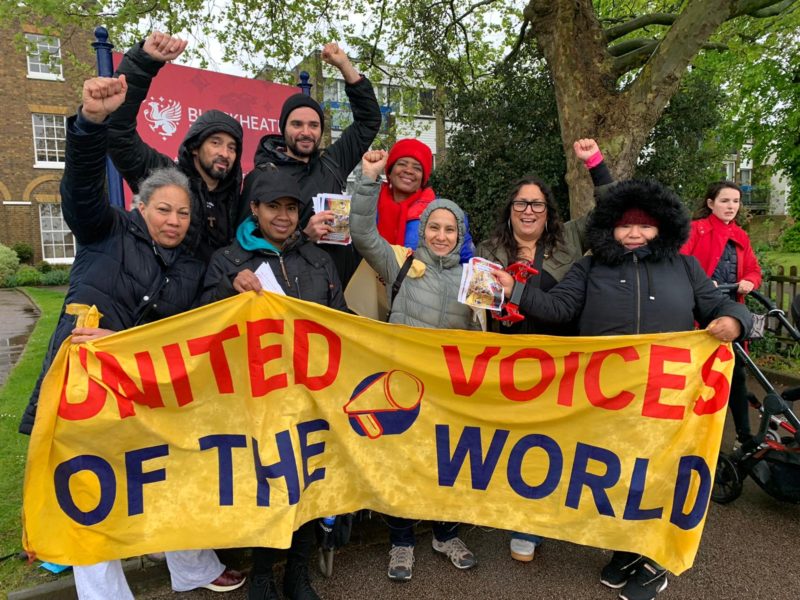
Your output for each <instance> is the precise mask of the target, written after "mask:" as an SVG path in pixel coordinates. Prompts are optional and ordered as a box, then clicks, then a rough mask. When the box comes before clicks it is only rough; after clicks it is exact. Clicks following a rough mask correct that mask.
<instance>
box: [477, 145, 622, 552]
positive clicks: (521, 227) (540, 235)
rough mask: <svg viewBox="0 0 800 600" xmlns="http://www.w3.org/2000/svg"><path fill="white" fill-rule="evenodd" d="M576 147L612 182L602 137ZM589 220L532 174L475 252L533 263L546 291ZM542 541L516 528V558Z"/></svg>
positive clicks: (528, 326)
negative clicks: (566, 213) (570, 216)
mask: <svg viewBox="0 0 800 600" xmlns="http://www.w3.org/2000/svg"><path fill="white" fill-rule="evenodd" d="M573 149H574V150H575V155H576V156H577V157H578V158H579V159H581V160H583V161H584V163H585V164H586V166H587V167H588V168H589V172H590V173H591V175H592V181H593V182H594V184H595V186H601V185H605V184H608V183H611V181H612V179H611V175H610V173H609V172H608V168H607V167H606V165H605V163H604V162H603V156H602V154H601V153H600V148H599V147H598V145H597V142H595V141H594V140H593V139H580V140H578V141H577V142H575V144H574V146H573ZM585 225H586V217H581V218H578V219H574V220H572V221H569V222H567V223H563V222H562V221H561V217H559V215H558V206H557V205H556V201H555V198H554V196H553V192H552V191H551V190H550V188H549V187H548V186H547V184H545V183H544V182H543V181H542V180H541V179H539V178H538V177H536V176H535V175H527V176H525V177H522V178H520V179H518V180H517V181H515V182H514V183H513V184H512V186H511V189H510V190H509V194H508V199H507V201H506V203H505V206H504V207H503V209H502V211H501V212H500V216H499V219H498V222H497V225H496V226H495V229H494V232H493V235H492V237H490V238H489V239H488V240H484V241H483V242H481V243H480V244H478V249H477V251H476V252H475V254H476V256H480V257H483V258H486V259H488V260H490V261H492V262H495V263H499V264H501V265H503V266H504V267H507V266H508V265H510V264H512V263H515V262H522V263H525V264H527V265H530V266H532V267H533V268H535V269H536V270H537V271H538V273H537V274H536V275H531V277H530V278H529V279H528V285H534V286H536V287H538V288H540V289H542V290H545V291H546V290H549V289H550V288H551V287H553V286H555V285H556V284H557V283H558V282H559V281H561V279H562V278H563V277H564V275H566V273H567V271H569V269H570V267H571V266H572V263H574V262H575V261H576V260H578V259H579V258H580V257H581V256H583V254H584V252H585V251H586V247H585V245H584V240H583V230H584V227H585ZM490 326H491V327H492V329H493V330H494V331H496V332H500V333H515V334H516V333H539V334H549V335H570V334H573V333H574V329H573V327H572V326H571V324H556V325H552V324H548V323H543V322H537V321H536V320H535V319H534V318H532V317H530V316H528V317H526V318H525V319H524V320H523V321H519V322H517V323H503V324H501V323H500V321H496V320H490ZM541 541H542V538H541V537H539V536H537V535H533V534H529V533H522V532H512V534H511V545H510V546H511V547H510V549H511V557H512V558H514V559H515V560H518V561H522V562H529V561H531V560H533V555H534V552H535V550H536V546H537V545H539V544H540V543H541Z"/></svg>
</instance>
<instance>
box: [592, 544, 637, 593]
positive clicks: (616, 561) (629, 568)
mask: <svg viewBox="0 0 800 600" xmlns="http://www.w3.org/2000/svg"><path fill="white" fill-rule="evenodd" d="M641 562H642V556H641V555H640V554H634V553H632V552H614V555H613V556H612V557H611V562H609V563H608V564H607V565H606V566H605V567H603V570H602V571H601V572H600V583H602V584H603V585H607V586H608V587H610V588H614V589H615V590H616V589H619V588H621V587H622V586H624V585H625V584H626V583H627V582H628V579H630V578H631V575H633V572H634V571H635V570H636V567H638V566H639V563H641Z"/></svg>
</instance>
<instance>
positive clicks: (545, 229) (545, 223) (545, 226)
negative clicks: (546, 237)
mask: <svg viewBox="0 0 800 600" xmlns="http://www.w3.org/2000/svg"><path fill="white" fill-rule="evenodd" d="M544 232H545V233H547V220H545V222H544Z"/></svg>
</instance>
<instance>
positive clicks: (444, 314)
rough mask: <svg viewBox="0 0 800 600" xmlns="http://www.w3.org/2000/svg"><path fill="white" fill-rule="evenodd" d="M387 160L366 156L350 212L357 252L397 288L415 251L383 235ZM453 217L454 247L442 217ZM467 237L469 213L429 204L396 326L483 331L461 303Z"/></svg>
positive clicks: (378, 153)
mask: <svg viewBox="0 0 800 600" xmlns="http://www.w3.org/2000/svg"><path fill="white" fill-rule="evenodd" d="M386 156H387V154H386V152H384V151H383V150H373V151H371V152H367V153H366V154H365V155H364V161H363V162H362V173H361V175H360V177H359V178H358V180H357V181H356V189H355V193H354V194H353V200H352V206H351V209H350V232H351V235H352V236H353V243H354V245H355V247H356V250H358V252H359V253H360V254H361V256H363V257H364V259H365V260H366V261H367V262H368V263H369V265H370V266H371V267H372V268H373V269H375V271H376V272H377V273H378V275H380V276H381V277H382V278H383V280H384V281H385V282H386V284H387V285H388V286H391V284H392V283H393V282H394V281H395V279H396V278H397V274H398V273H399V272H400V269H401V268H402V266H403V263H404V262H405V260H406V257H407V256H408V255H409V254H410V253H411V252H412V250H411V249H410V248H404V247H403V246H392V245H390V244H389V243H388V242H387V241H386V240H384V239H383V238H382V237H381V236H380V234H379V233H378V228H377V225H376V216H377V206H378V194H379V192H380V182H379V181H377V180H376V179H377V177H378V175H379V174H380V173H381V172H382V169H383V167H384V165H385V163H386ZM437 211H439V212H437ZM448 214H449V215H452V216H453V217H455V222H454V223H453V224H452V231H451V232H450V233H451V235H450V237H451V239H452V241H453V242H454V243H453V245H450V244H449V243H447V242H446V240H447V232H446V231H445V226H444V225H443V223H440V222H439V221H440V219H439V218H438V217H439V216H443V217H445V218H446V217H447V215H448ZM432 215H434V218H433V219H432V218H431V216H432ZM451 220H452V219H451ZM429 225H430V226H429ZM452 234H455V236H454V235H452ZM465 235H466V229H465V226H464V211H462V210H461V208H459V206H458V205H457V204H456V203H455V202H452V201H451V200H445V199H438V200H434V201H433V202H431V203H430V204H429V205H428V207H427V208H426V209H425V212H423V213H422V216H421V217H420V222H419V239H420V240H421V242H420V244H419V247H418V248H417V250H416V251H415V252H414V261H413V263H412V265H411V268H410V269H409V271H408V274H407V275H406V276H405V278H404V279H403V283H402V285H401V286H400V289H399V291H398V293H397V297H396V298H395V300H394V303H393V304H392V314H391V316H390V318H389V322H390V323H400V324H403V325H411V326H413V327H429V328H436V329H480V325H479V323H478V322H477V321H476V320H475V318H474V313H473V311H472V309H470V307H469V306H467V305H465V304H462V303H460V302H459V301H458V288H459V285H460V284H461V272H462V268H461V265H460V252H461V246H462V245H463V243H464V236H465Z"/></svg>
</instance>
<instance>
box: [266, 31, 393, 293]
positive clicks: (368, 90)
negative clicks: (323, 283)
mask: <svg viewBox="0 0 800 600" xmlns="http://www.w3.org/2000/svg"><path fill="white" fill-rule="evenodd" d="M321 57H322V60H324V61H325V62H326V63H328V64H329V65H332V66H334V67H336V68H337V69H338V70H339V72H340V73H341V74H342V78H343V79H344V81H345V86H344V90H345V93H346V94H347V99H348V101H349V103H350V109H351V110H352V111H353V122H352V123H351V124H350V125H349V126H348V127H347V129H345V130H344V131H343V132H342V135H341V136H340V137H339V138H338V139H337V140H336V141H335V142H334V143H333V144H331V145H330V146H328V147H327V148H325V149H324V150H320V149H319V145H320V141H321V139H322V132H323V130H324V129H325V114H324V112H323V111H322V107H320V105H319V103H318V102H317V101H316V100H314V99H313V98H311V97H310V96H305V95H303V94H295V95H294V96H290V97H289V98H288V99H287V100H286V102H285V103H284V105H283V108H282V109H281V116H280V121H279V125H280V128H281V132H282V134H281V135H265V136H264V137H262V138H261V140H260V141H259V143H258V148H257V149H256V155H255V161H254V164H255V165H256V166H265V165H268V164H273V165H275V166H276V167H277V168H279V169H281V170H282V171H284V172H287V173H290V174H291V175H292V177H294V178H295V179H296V180H297V182H298V184H299V185H300V192H301V196H302V198H301V200H302V202H303V212H302V213H301V214H300V227H301V228H303V232H304V233H305V234H306V235H307V236H308V237H309V238H310V239H311V240H312V241H317V240H319V238H320V237H321V236H322V235H323V234H325V233H327V232H328V231H330V230H331V228H330V227H329V226H328V225H327V223H326V221H327V220H328V219H330V215H329V214H326V213H319V214H317V215H312V203H311V198H312V197H313V196H314V195H316V194H321V193H325V192H328V193H335V194H339V193H342V192H343V191H344V189H345V187H346V186H347V176H348V175H349V174H350V172H351V171H352V170H353V169H354V168H355V167H356V165H358V164H359V162H361V157H362V156H363V154H364V152H366V151H367V150H369V147H370V144H372V141H373V140H374V139H375V136H376V135H377V134H378V131H379V130H380V127H381V110H380V107H379V106H378V101H377V99H376V98H375V90H374V89H373V88H372V84H371V83H370V81H369V79H367V78H366V77H364V76H363V75H360V74H359V73H358V71H356V69H355V68H354V67H353V65H352V63H351V62H350V59H349V58H348V57H347V54H345V52H344V51H343V50H342V49H341V48H339V45H338V44H336V43H335V42H331V43H328V44H325V46H324V47H323V49H322V52H321ZM322 247H323V248H324V249H325V251H327V252H328V254H329V255H330V256H331V258H332V259H333V261H334V264H335V265H336V270H337V272H338V273H339V278H340V279H341V281H342V285H343V286H345V287H346V286H347V282H348V281H349V280H350V277H351V276H352V274H353V272H354V271H355V269H356V267H357V266H358V262H359V261H360V260H361V259H360V257H359V256H358V255H357V254H356V252H355V250H354V249H353V247H352V246H335V245H329V244H323V245H322Z"/></svg>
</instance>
